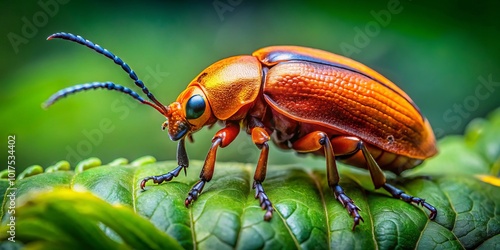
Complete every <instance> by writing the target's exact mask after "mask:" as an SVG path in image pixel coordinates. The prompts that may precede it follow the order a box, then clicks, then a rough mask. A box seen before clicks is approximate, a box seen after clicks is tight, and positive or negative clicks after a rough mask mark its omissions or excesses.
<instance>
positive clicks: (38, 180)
mask: <svg viewBox="0 0 500 250" xmlns="http://www.w3.org/2000/svg"><path fill="white" fill-rule="evenodd" d="M496 114H497V115H492V116H491V118H490V120H478V121H476V122H474V123H473V124H472V125H471V126H470V127H469V130H468V133H467V134H466V136H465V137H461V136H452V137H447V138H445V139H443V140H441V141H440V142H439V146H440V150H441V153H440V154H439V155H438V156H437V157H435V158H433V159H430V160H429V161H427V162H426V163H425V165H424V166H422V167H421V168H418V169H416V170H415V171H413V172H411V173H408V174H407V176H406V177H405V178H404V179H401V180H400V181H399V182H397V183H398V184H397V186H398V187H400V188H402V189H403V190H404V191H405V192H407V193H409V194H412V195H416V196H419V197H423V198H426V200H427V201H428V202H429V203H431V204H433V205H434V206H436V208H437V209H438V211H439V213H438V216H437V218H436V220H435V221H430V220H429V219H428V218H427V214H426V212H425V211H424V210H423V209H422V208H419V207H416V206H414V205H410V204H407V203H405V202H402V201H399V200H395V199H393V198H391V197H389V195H388V194H387V193H385V192H383V191H380V192H379V191H376V192H374V191H367V189H368V190H370V186H371V184H370V177H369V176H368V174H367V173H366V172H364V171H363V170H358V169H354V168H350V167H342V168H341V170H340V174H341V178H342V181H341V184H342V186H343V187H344V189H345V191H346V192H347V194H348V195H349V196H350V197H351V198H352V199H353V200H354V201H355V203H356V204H357V205H358V206H359V207H360V208H361V209H362V211H361V215H362V216H363V218H364V219H365V222H364V223H361V224H360V225H359V226H358V227H357V228H356V230H355V231H351V227H352V218H351V217H350V216H349V215H348V214H347V212H346V211H345V209H344V208H343V207H342V206H341V205H340V204H339V203H338V202H337V201H336V200H335V199H334V196H333V193H332V192H331V190H329V188H328V186H327V185H326V178H325V171H323V170H317V168H314V169H313V168H310V166H269V172H268V177H267V179H266V181H265V182H264V188H265V189H266V191H267V194H268V196H269V198H270V199H271V200H272V201H273V202H274V207H275V209H276V212H275V214H274V217H273V219H272V220H271V221H270V222H265V221H264V220H263V215H264V211H262V210H261V209H260V207H258V201H256V200H255V199H254V197H253V195H254V191H253V190H252V188H251V183H252V178H253V171H254V166H253V164H243V163H217V165H216V172H215V175H214V179H213V180H212V181H211V182H209V183H208V184H207V186H206V187H205V190H204V192H203V194H202V195H201V196H200V198H199V199H198V200H197V201H196V202H195V203H194V205H193V206H192V207H190V208H189V209H186V208H185V207H184V199H185V197H186V195H187V193H188V192H189V189H190V187H191V186H192V185H193V184H194V183H195V181H196V180H197V177H198V173H199V171H200V168H201V166H202V162H200V161H191V164H190V168H189V169H188V175H187V177H185V176H182V175H181V176H179V177H178V178H176V179H174V180H173V181H172V182H170V183H167V184H162V185H153V184H149V185H147V187H146V189H147V190H146V191H141V190H140V189H139V186H138V184H139V182H140V180H141V179H142V178H143V177H145V176H149V175H154V174H160V173H164V172H167V171H169V170H171V169H172V168H174V167H175V166H176V163H175V162H171V161H169V162H159V163H155V162H152V161H148V158H143V159H140V160H137V161H134V162H132V163H127V162H126V161H125V160H119V161H115V162H114V163H112V164H109V165H102V164H96V163H95V162H96V161H95V160H92V161H90V162H91V163H92V162H93V163H92V164H91V163H86V165H87V166H94V167H93V168H90V169H87V170H84V171H81V169H82V168H80V167H78V168H77V169H78V170H77V171H76V172H75V171H53V172H51V173H39V174H34V175H32V176H29V173H28V174H27V176H26V177H25V178H24V179H22V180H19V181H17V183H16V187H17V188H18V189H17V192H18V208H17V209H18V214H19V217H18V220H17V223H18V224H17V225H18V228H17V232H16V233H17V234H16V237H17V238H16V240H18V242H23V243H24V244H34V243H37V242H41V241H42V242H45V241H50V242H51V244H54V242H53V241H57V240H60V241H57V243H58V244H69V243H68V242H65V241H64V239H67V238H65V237H58V234H59V233H61V232H65V231H64V230H62V229H60V228H64V229H66V227H67V228H73V232H72V233H73V234H78V233H81V231H82V230H83V231H84V230H86V229H87V228H94V230H90V231H89V232H90V233H88V234H82V235H86V237H87V238H85V237H84V236H82V237H81V238H78V239H79V241H78V244H74V245H70V246H71V247H72V248H75V249H80V248H81V249H84V246H87V245H85V244H84V243H86V242H96V239H99V240H97V242H101V240H102V242H103V244H104V243H106V244H108V245H112V244H115V242H122V241H123V242H126V243H127V246H128V242H130V241H131V240H130V238H133V239H134V240H132V242H135V243H136V244H135V245H133V248H141V246H142V248H147V247H149V248H151V247H152V246H145V245H140V244H143V243H144V242H150V241H151V240H140V239H142V237H147V235H150V234H142V235H141V234H140V233H139V232H143V231H144V232H146V231H147V230H152V231H153V232H155V230H159V231H160V232H161V233H162V235H164V237H172V238H173V239H175V241H177V242H178V243H179V244H180V245H181V246H182V247H183V248H185V249H213V248H217V249H233V248H237V249H261V248H266V249H275V248H287V249H297V248H298V249H311V248H314V249H329V248H341V249H342V248H345V249H353V248H357V249H365V248H369V249H372V248H376V247H378V248H380V249H392V248H403V249H408V248H411V249H413V248H419V249H432V248H441V249H474V248H480V249H495V247H498V244H500V243H499V242H500V236H499V234H500V211H499V210H498V207H500V187H499V185H500V184H498V183H499V182H500V181H499V180H498V178H495V177H494V176H498V170H499V168H498V167H499V164H500V150H499V148H500V147H498V146H495V145H498V142H499V141H500V138H499V136H500V131H499V129H500V126H498V125H499V124H500V113H499V112H497V113H496ZM495 117H496V118H495ZM484 148H488V149H489V150H487V151H484V150H483V149H484ZM84 165H85V164H84ZM99 165H102V166H99ZM34 173H36V171H34ZM486 177H488V178H486ZM392 181H394V180H392ZM7 186H8V182H7V181H6V180H3V179H2V180H1V181H0V188H1V190H0V191H1V192H2V193H5V195H7V192H5V190H6V189H7ZM56 187H59V188H60V187H63V188H71V189H73V190H80V189H82V188H84V189H86V190H88V191H90V192H91V194H93V195H95V196H97V197H99V198H100V199H103V200H105V201H106V202H103V203H104V204H108V203H110V204H118V203H119V204H122V205H121V207H122V208H123V209H127V210H128V211H130V212H131V213H130V214H127V216H123V217H121V218H120V217H116V218H114V220H113V221H105V222H102V221H98V222H95V223H96V225H97V224H99V225H100V223H102V224H104V225H105V226H106V227H105V230H103V231H100V232H101V233H100V234H99V233H98V232H99V231H96V230H95V227H96V225H94V227H90V226H89V227H84V225H86V224H85V223H86V222H87V221H89V218H90V216H91V215H92V216H94V217H96V216H97V215H95V214H102V213H104V212H105V211H108V213H109V211H113V210H110V209H118V208H119V207H114V208H113V207H111V208H109V207H108V208H106V207H105V205H103V204H101V203H98V202H95V201H93V200H92V199H90V198H88V195H90V194H81V193H73V194H71V193H66V195H57V194H59V193H58V191H56ZM43 190H45V191H48V194H53V195H52V196H50V195H47V193H45V196H43V195H41V194H40V192H42V191H43ZM32 191H36V192H38V193H33V192H32ZM42 194H43V193H42ZM42 196H43V197H46V198H43V199H41V200H40V198H38V197H42ZM3 197H4V200H3V203H2V204H3V206H2V207H3V212H2V214H3V215H4V216H3V218H2V222H3V225H5V223H6V222H7V221H8V218H7V217H6V216H5V215H6V211H7V210H6V207H7V205H8V204H7V199H5V198H6V196H3ZM68 197H69V198H72V199H73V202H74V201H75V200H78V198H81V199H82V200H85V201H87V200H89V201H88V202H89V203H88V204H91V205H88V207H92V209H90V211H89V210H84V211H81V210H82V209H81V206H82V205H81V204H77V203H74V204H73V203H72V202H68V200H67V199H68ZM92 197H93V196H92ZM37 198H38V199H37ZM93 202H95V203H96V204H94V203H93ZM51 204H52V205H51ZM54 204H66V205H65V206H64V207H62V208H61V209H59V210H57V211H59V213H53V212H52V213H50V211H53V209H47V210H46V211H47V212H42V213H39V214H38V216H35V217H29V220H28V218H27V214H28V213H27V212H26V211H31V212H32V213H34V212H33V211H43V209H44V208H47V207H49V208H52V207H54V206H55V205H54ZM49 205H50V206H49ZM108 205H109V204H108ZM61 206H62V205H61ZM109 206H111V205H109ZM30 209H31V210H30ZM117 211H118V210H117ZM84 212H85V213H84ZM122 212H123V211H122ZM82 213H84V214H82ZM93 213H94V214H93ZM134 213H135V215H134ZM23 214H24V215H23ZM117 214H118V213H117ZM42 215H43V216H44V217H42ZM70 215H72V216H70ZM24 218H26V220H28V221H31V223H33V222H37V221H41V223H42V222H43V224H42V225H46V224H50V225H54V227H55V229H54V228H52V230H53V233H52V234H47V233H40V232H41V231H40V230H37V231H30V230H33V228H34V227H33V224H29V225H31V226H30V227H27V226H26V225H27V223H28V222H27V221H24ZM62 218H64V221H63V222H64V223H57V221H61V220H62ZM101 219H102V218H101ZM132 219H134V223H135V224H132V225H131V224H130V221H131V220H132ZM23 221H24V222H23ZM139 222H141V223H142V222H146V223H147V224H149V225H150V226H152V228H153V229H151V227H148V226H147V225H142V224H141V225H138V224H140V223H139ZM76 223H78V224H76ZM23 225H25V226H24V227H23ZM75 225H79V226H78V227H76V226H75ZM59 227H60V228H59ZM123 227H126V228H132V229H133V228H135V227H139V228H141V229H142V228H147V230H146V229H144V230H139V232H137V231H136V232H135V233H136V234H137V235H135V234H133V233H134V231H132V230H130V231H127V233H122V234H120V232H116V230H117V229H120V228H123ZM75 228H77V229H75ZM97 228H99V227H97ZM113 228H114V229H113ZM4 229H5V227H3V228H2V229H1V231H0V237H2V239H6V237H7V235H5V232H6V230H4ZM59 229H60V230H61V231H58V230H59ZM51 232H52V231H51ZM102 232H104V233H102ZM54 235H55V236H54ZM126 236H128V237H126ZM132 236H133V237H132ZM105 239H107V240H105ZM110 239H111V240H110ZM137 242H139V243H137ZM65 246H66V245H65ZM153 246H154V244H153ZM160 248H161V247H160Z"/></svg>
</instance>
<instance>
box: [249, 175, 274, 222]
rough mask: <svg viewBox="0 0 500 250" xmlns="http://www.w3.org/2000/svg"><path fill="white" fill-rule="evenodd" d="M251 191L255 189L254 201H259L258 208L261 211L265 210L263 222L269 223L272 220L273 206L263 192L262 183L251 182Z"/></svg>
mask: <svg viewBox="0 0 500 250" xmlns="http://www.w3.org/2000/svg"><path fill="white" fill-rule="evenodd" d="M253 189H255V199H259V203H260V207H261V208H262V210H266V214H264V220H265V221H270V220H271V219H272V218H273V211H274V208H273V204H272V203H271V201H270V200H269V198H268V197H267V195H266V193H265V192H264V188H263V187H262V183H261V182H258V181H254V182H253Z"/></svg>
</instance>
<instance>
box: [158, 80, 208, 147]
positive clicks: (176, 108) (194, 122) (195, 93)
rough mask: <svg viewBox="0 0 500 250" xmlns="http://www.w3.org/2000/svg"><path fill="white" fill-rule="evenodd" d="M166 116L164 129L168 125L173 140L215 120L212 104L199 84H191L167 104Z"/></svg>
mask: <svg viewBox="0 0 500 250" xmlns="http://www.w3.org/2000/svg"><path fill="white" fill-rule="evenodd" d="M166 118H167V121H165V122H164V123H163V129H165V128H167V127H168V135H169V136H170V139H171V140H173V141H177V140H179V139H181V138H184V137H185V136H186V135H189V134H191V133H193V132H196V131H198V130H199V129H201V128H202V127H203V126H205V125H208V124H211V123H214V122H215V120H214V119H215V118H214V117H213V115H212V111H211V109H210V104H209V103H208V101H207V98H206V96H205V94H204V93H203V91H202V90H201V89H200V87H198V86H189V87H188V88H187V89H186V90H184V91H183V92H182V93H181V94H180V95H179V97H177V100H176V101H175V102H173V103H171V104H170V105H169V106H167V114H166Z"/></svg>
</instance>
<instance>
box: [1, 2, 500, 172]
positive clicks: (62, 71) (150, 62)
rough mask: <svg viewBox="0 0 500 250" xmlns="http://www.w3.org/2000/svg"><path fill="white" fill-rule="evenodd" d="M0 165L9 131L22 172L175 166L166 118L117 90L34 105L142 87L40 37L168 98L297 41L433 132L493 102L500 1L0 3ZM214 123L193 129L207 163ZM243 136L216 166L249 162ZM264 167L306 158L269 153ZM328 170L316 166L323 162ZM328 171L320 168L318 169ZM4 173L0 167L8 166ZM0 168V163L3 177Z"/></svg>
mask: <svg viewBox="0 0 500 250" xmlns="http://www.w3.org/2000/svg"><path fill="white" fill-rule="evenodd" d="M1 4H2V9H3V10H4V11H3V13H2V15H1V17H0V18H1V23H2V24H1V27H0V34H1V36H2V39H0V55H1V59H0V70H1V74H0V82H1V83H2V91H0V106H1V108H0V112H1V116H0V117H1V119H2V121H1V127H2V129H1V138H4V139H2V140H0V141H3V143H4V145H5V147H3V148H4V150H2V151H1V152H0V154H1V157H0V159H5V162H6V161H7V160H6V159H7V147H6V146H7V136H8V135H15V136H16V163H17V164H16V167H17V168H18V169H19V170H20V169H24V168H25V167H27V166H29V165H32V164H40V165H42V166H44V167H45V166H49V165H51V164H53V163H55V162H57V161H59V160H62V159H66V160H69V161H70V162H71V163H72V164H73V165H74V163H76V162H77V161H79V160H81V159H84V158H88V157H90V156H96V157H99V158H101V159H102V160H103V162H108V161H111V160H112V159H114V158H117V157H126V158H128V159H135V158H137V157H140V156H143V155H152V156H154V157H156V158H157V159H159V160H167V159H174V158H175V148H176V143H174V142H171V141H170V140H169V138H168V135H167V133H166V132H165V131H161V129H160V125H161V123H162V122H163V121H164V118H163V117H162V116H161V115H159V114H158V113H157V112H156V111H155V110H154V109H152V108H150V107H148V106H145V105H138V104H137V103H136V102H135V101H133V100H132V99H131V98H129V97H127V96H125V95H121V94H119V93H117V92H109V91H92V92H87V93H80V94H78V95H75V96H71V97H70V98H67V99H64V100H61V101H60V102H58V103H56V104H55V105H54V106H52V107H51V108H50V109H48V110H43V109H42V108H41V106H40V104H41V103H42V102H43V101H45V100H46V99H47V98H48V97H49V96H50V95H51V94H53V93H54V92H56V91H58V90H59V89H61V88H64V87H68V86H71V85H74V84H79V83H85V82H92V81H114V82H115V83H118V84H121V85H124V86H128V87H130V88H132V89H134V90H136V91H137V92H139V90H138V89H137V88H136V87H135V85H134V84H133V82H132V81H131V80H130V79H129V78H128V76H127V75H126V74H125V73H124V72H123V71H122V70H121V69H120V67H118V66H116V65H114V63H113V62H112V61H110V60H109V59H107V58H105V57H103V56H102V55H99V54H97V53H95V52H93V51H91V50H89V49H88V48H85V47H84V46H81V45H77V44H74V43H70V42H67V41H62V40H54V41H46V40H45V38H46V37H47V36H48V35H50V34H52V33H55V32H59V31H65V32H71V33H74V34H80V35H82V36H84V37H85V38H87V39H90V40H92V41H93V42H95V43H98V44H100V45H102V46H103V47H105V48H107V49H109V50H110V51H112V52H113V53H115V54H116V55H118V56H120V57H121V58H122V59H123V60H124V61H126V62H127V63H128V64H129V65H130V66H131V67H132V68H133V69H134V70H135V71H136V72H137V74H138V76H139V77H140V78H142V79H143V80H144V81H145V82H146V84H147V86H149V88H150V89H151V90H152V92H153V93H154V94H155V95H156V96H157V97H158V99H160V101H161V102H163V103H164V104H169V103H170V102H172V101H173V100H175V98H176V97H177V95H178V94H179V93H180V92H181V91H182V90H183V89H184V88H185V86H186V85H187V84H188V83H189V82H190V81H191V80H192V79H193V78H194V77H195V76H196V75H197V74H198V73H199V72H200V71H202V70H203V69H204V68H206V67H207V66H209V65H210V64H211V63H213V62H215V61H217V60H220V59H222V58H225V57H228V56H232V55H238V54H250V53H252V52H253V51H255V50H257V49H259V48H261V47H264V46H269V45H302V46H309V47H314V48H320V49H323V50H327V51H331V52H334V53H338V54H342V55H346V56H349V57H351V58H353V59H355V60H358V61H360V62H362V63H364V64H366V65H368V66H370V67H372V68H374V69H375V70H377V71H379V72H380V73H382V74H383V75H385V76H386V77H388V78H389V79H391V80H392V81H393V82H395V83H396V84H397V85H399V86H400V87H401V88H402V89H403V90H405V91H406V92H407V93H408V94H409V95H410V96H411V97H412V98H413V100H414V101H415V102H416V103H417V105H418V106H419V107H420V108H421V110H422V112H423V113H424V114H425V116H427V117H428V119H429V120H430V122H431V124H432V126H433V128H434V129H435V133H436V135H437V136H438V137H442V136H444V135H446V134H452V133H462V130H463V127H464V126H465V125H466V123H467V122H468V121H469V120H471V119H473V118H474V117H480V116H484V115H485V114H487V113H488V112H489V111H491V110H493V109H494V108H495V107H498V106H500V86H499V85H500V83H497V82H500V72H499V65H500V50H499V46H498V41H499V37H500V36H499V32H500V21H499V19H498V11H499V9H500V8H499V7H500V5H499V4H498V1H481V3H480V4H473V3H471V2H470V1H404V0H401V1H394V0H385V1H307V2H305V1H304V2H303V3H299V2H294V1H282V2H255V1H249V0H240V1H236V0H232V1H227V0H220V1H203V2H195V1H185V2H183V3H166V2H163V1H143V2H142V3H138V2H135V1H107V2H100V1H72V0H64V1H63V0H61V1H56V0H40V1H2V3H1ZM216 129H217V127H216V128H213V129H211V130H207V129H205V130H202V131H200V132H198V133H197V134H195V136H194V138H195V143H194V144H188V145H187V148H188V154H189V156H190V158H192V159H204V157H205V155H206V152H207V150H208V148H209V145H210V140H211V137H212V135H213V134H214V133H215V132H216ZM258 153H259V152H258V151H257V150H256V148H255V146H253V145H252V143H251V142H250V140H249V137H248V136H246V135H244V134H241V135H240V136H239V137H238V139H237V141H235V143H233V144H232V145H231V146H229V147H228V148H225V149H223V150H219V155H218V160H221V161H243V162H256V161H257V158H258ZM270 161H271V163H278V162H279V163H293V162H297V161H301V158H299V157H295V156H293V157H292V154H291V153H290V152H281V151H279V150H273V151H272V153H271V155H270ZM321 162H322V161H321ZM321 164H324V163H321ZM4 167H5V165H4ZM4 167H1V168H2V169H3V168H4Z"/></svg>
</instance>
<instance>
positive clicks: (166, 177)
mask: <svg viewBox="0 0 500 250" xmlns="http://www.w3.org/2000/svg"><path fill="white" fill-rule="evenodd" d="M177 165H178V166H177V167H176V168H174V169H173V170H172V171H170V172H168V173H166V174H162V175H156V176H148V177H146V178H144V179H142V181H141V189H142V190H144V187H145V186H146V182H148V181H149V180H153V182H154V183H157V184H160V183H162V182H164V181H171V180H172V179H173V178H174V177H177V176H178V175H179V173H180V172H181V170H182V169H184V174H186V168H187V167H188V166H189V159H188V157H187V153H186V146H185V143H184V139H181V140H180V141H179V143H178V144H177Z"/></svg>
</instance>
